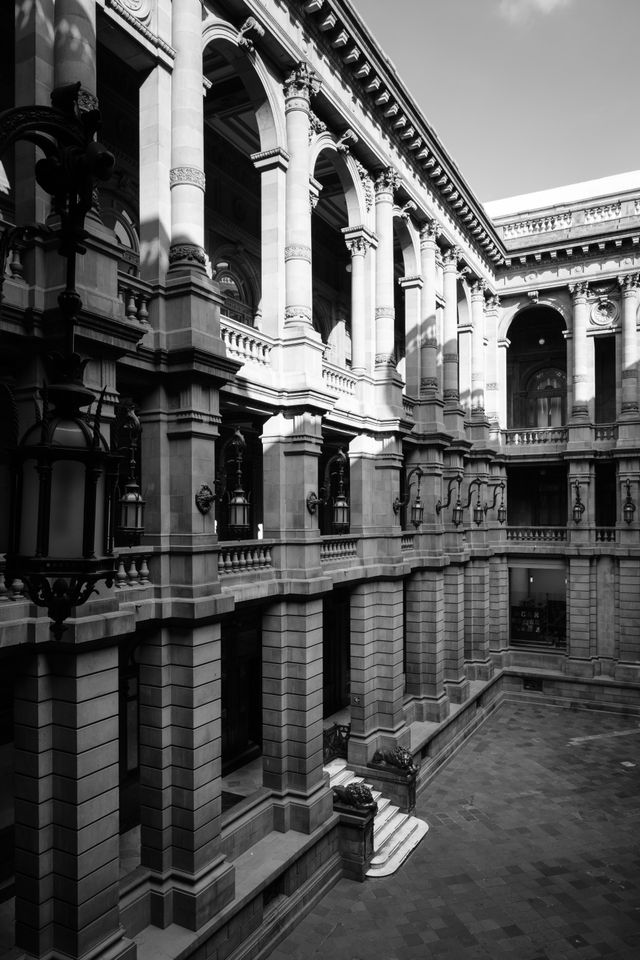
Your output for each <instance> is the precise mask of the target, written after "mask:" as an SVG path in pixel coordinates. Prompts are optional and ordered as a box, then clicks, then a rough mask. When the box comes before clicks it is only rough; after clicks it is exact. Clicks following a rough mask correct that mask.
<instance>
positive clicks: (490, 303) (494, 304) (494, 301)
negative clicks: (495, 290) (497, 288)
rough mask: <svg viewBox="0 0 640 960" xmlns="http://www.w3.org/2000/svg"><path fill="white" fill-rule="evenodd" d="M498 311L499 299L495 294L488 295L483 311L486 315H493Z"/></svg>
mask: <svg viewBox="0 0 640 960" xmlns="http://www.w3.org/2000/svg"><path fill="white" fill-rule="evenodd" d="M499 309H500V297H499V296H497V294H490V295H489V296H488V297H487V302H486V303H485V310H486V312H487V313H495V312H496V311H497V310H499Z"/></svg>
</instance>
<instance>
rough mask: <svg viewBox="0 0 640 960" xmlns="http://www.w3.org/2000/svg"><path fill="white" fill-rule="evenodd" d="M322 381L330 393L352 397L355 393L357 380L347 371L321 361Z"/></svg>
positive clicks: (326, 361)
mask: <svg viewBox="0 0 640 960" xmlns="http://www.w3.org/2000/svg"><path fill="white" fill-rule="evenodd" d="M322 379H323V381H324V385H325V386H326V388H327V390H329V392H330V393H342V394H344V395H346V396H348V397H352V396H353V395H354V393H355V392H356V383H357V378H356V377H355V376H354V375H353V374H352V373H350V372H349V370H346V369H345V368H344V367H339V366H337V365H336V364H335V363H330V362H329V361H328V360H323V361H322Z"/></svg>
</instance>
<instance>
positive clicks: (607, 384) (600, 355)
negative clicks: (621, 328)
mask: <svg viewBox="0 0 640 960" xmlns="http://www.w3.org/2000/svg"><path fill="white" fill-rule="evenodd" d="M593 346H594V352H595V366H596V408H595V417H596V423H614V422H615V419H616V340H615V337H596V338H595V340H594V344H593Z"/></svg>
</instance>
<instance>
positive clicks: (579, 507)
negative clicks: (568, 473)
mask: <svg viewBox="0 0 640 960" xmlns="http://www.w3.org/2000/svg"><path fill="white" fill-rule="evenodd" d="M571 485H572V487H574V488H575V491H576V498H575V500H574V502H573V509H572V511H571V513H572V515H573V521H574V523H580V521H581V520H582V514H583V513H584V511H585V506H584V503H583V502H582V500H581V499H580V481H579V480H574V481H573V483H572V484H571Z"/></svg>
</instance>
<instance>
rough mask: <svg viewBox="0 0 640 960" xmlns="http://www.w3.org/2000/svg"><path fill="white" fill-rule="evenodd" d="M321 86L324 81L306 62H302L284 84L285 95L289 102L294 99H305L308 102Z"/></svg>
mask: <svg viewBox="0 0 640 960" xmlns="http://www.w3.org/2000/svg"><path fill="white" fill-rule="evenodd" d="M321 86H322V81H321V80H320V77H319V76H318V74H317V73H316V72H315V70H313V69H312V68H311V67H310V66H309V64H308V63H307V62H306V60H301V61H300V63H298V65H297V66H296V67H295V69H293V70H292V71H291V73H290V74H289V76H288V77H287V79H286V80H285V82H284V95H285V98H286V99H287V100H290V99H291V98H292V97H303V98H304V99H305V100H307V101H308V100H310V99H311V97H312V96H314V95H315V94H316V93H317V92H318V90H319V89H320V87H321Z"/></svg>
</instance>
